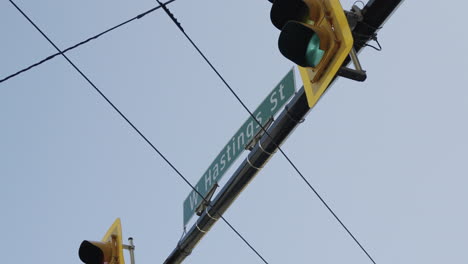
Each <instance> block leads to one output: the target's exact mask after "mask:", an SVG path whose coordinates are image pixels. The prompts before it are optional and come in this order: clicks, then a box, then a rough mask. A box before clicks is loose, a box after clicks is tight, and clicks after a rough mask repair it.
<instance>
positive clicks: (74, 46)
mask: <svg viewBox="0 0 468 264" xmlns="http://www.w3.org/2000/svg"><path fill="white" fill-rule="evenodd" d="M174 1H175V0H169V1H167V2H165V3H164V4H165V5H167V4H170V3H172V2H174ZM159 8H161V5H159V6H156V7H153V8H151V9H149V10H147V11H145V12H143V13H141V14H138V15H136V16H134V17H132V18H130V19H128V20H126V21H124V22H122V23H120V24H118V25H116V26H113V27H111V28H109V29H107V30H104V31H103V32H101V33H99V34H96V35H94V36H92V37H89V38H87V39H86V40H83V41H81V42H79V43H77V44H75V45H73V46H70V47H68V48H66V49H64V50H62V51H60V52H56V53H54V54H52V55H50V56H48V57H46V58H44V59H42V60H40V61H38V62H36V63H34V64H31V65H30V66H28V67H25V68H23V69H21V70H19V71H17V72H15V73H13V74H10V75H8V76H6V77H4V78H3V79H0V83H2V82H4V81H7V80H8V79H11V78H13V77H15V76H17V75H19V74H21V73H23V72H26V71H29V70H31V69H32V68H34V67H37V66H39V65H41V64H43V63H44V62H46V61H49V60H51V59H53V58H55V57H56V56H58V55H60V54H62V53H67V52H69V51H71V50H73V49H76V48H78V47H79V46H82V45H84V44H86V43H88V42H90V41H91V40H95V39H97V38H99V37H101V36H102V35H104V34H107V33H109V32H111V31H114V30H115V29H117V28H120V27H122V26H124V25H126V24H128V23H130V22H132V21H134V20H137V19H140V18H142V17H144V16H146V15H147V14H150V13H152V12H154V11H156V10H158V9H159Z"/></svg>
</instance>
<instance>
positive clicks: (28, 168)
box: [0, 0, 468, 264]
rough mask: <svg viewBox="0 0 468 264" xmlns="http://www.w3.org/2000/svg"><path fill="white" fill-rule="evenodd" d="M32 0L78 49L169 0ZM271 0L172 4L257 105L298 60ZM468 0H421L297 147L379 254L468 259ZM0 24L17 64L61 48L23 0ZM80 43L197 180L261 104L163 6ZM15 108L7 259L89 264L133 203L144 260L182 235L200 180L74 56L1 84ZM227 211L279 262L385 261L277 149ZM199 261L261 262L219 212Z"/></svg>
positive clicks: (318, 111) (304, 130) (389, 27)
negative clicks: (87, 245) (91, 249)
mask: <svg viewBox="0 0 468 264" xmlns="http://www.w3.org/2000/svg"><path fill="white" fill-rule="evenodd" d="M15 2H16V3H17V4H18V5H19V6H20V7H21V8H22V9H23V10H24V11H25V12H26V13H27V14H28V15H29V16H30V17H31V19H33V20H34V21H35V22H36V24H37V25H38V26H39V27H40V28H41V29H42V30H43V31H44V32H45V33H46V34H48V36H49V37H50V38H51V39H52V40H53V41H55V43H56V44H57V45H58V46H59V47H61V48H66V47H69V46H71V45H74V44H76V43H78V42H80V41H82V40H84V39H86V38H88V37H90V36H92V35H94V34H97V33H99V32H101V31H103V30H106V29H108V28H110V27H112V26H115V25H117V24H119V23H121V22H123V21H125V20H127V19H129V18H131V17H134V16H135V15H137V14H139V13H142V12H144V11H146V10H148V9H150V8H152V7H154V6H156V5H157V3H156V2H155V1H151V0H145V1H138V2H136V1H123V0H114V1H110V0H101V1H91V0H83V1H58V0H44V1H24V0H22V1H20V0H17V1H15ZM352 3H353V1H342V4H343V6H344V7H345V8H347V9H349V8H350V6H351V5H352ZM444 4H445V5H444ZM270 7H271V4H270V3H269V2H268V1H267V0H256V1H251V0H249V1H247V0H242V1H215V0H200V1H186V0H177V1H175V2H174V3H173V4H170V5H169V8H170V9H171V11H172V12H173V13H174V14H175V16H176V17H177V18H178V20H179V21H180V22H181V23H182V26H183V27H184V29H185V31H186V32H187V34H188V35H190V36H191V37H192V39H193V40H194V41H195V42H196V43H197V44H198V45H199V47H200V48H201V50H202V51H204V52H205V54H206V55H207V57H208V58H209V59H210V60H211V61H212V63H213V64H214V65H215V67H216V68H217V69H218V70H219V71H220V73H221V74H222V75H223V76H224V78H225V79H226V80H227V82H228V83H229V84H230V85H231V87H232V88H233V89H234V90H235V91H236V92H237V93H238V95H239V96H240V97H241V98H242V99H243V101H244V102H245V103H246V105H247V106H248V107H249V108H250V109H255V108H256V107H257V106H258V104H259V103H260V102H261V100H263V98H265V96H266V95H267V94H268V93H269V92H270V91H271V89H273V87H274V86H275V85H276V84H277V83H278V81H279V80H280V79H281V78H282V77H283V76H284V75H285V74H286V73H287V72H288V70H289V69H290V68H291V67H292V63H291V62H289V61H288V60H287V59H285V58H283V57H282V55H281V54H280V53H279V51H278V49H277V46H276V41H277V37H278V34H279V32H278V31H277V29H276V28H275V27H273V26H272V25H271V23H270V20H269V10H270ZM466 9H467V4H466V3H464V2H462V1H452V2H451V5H447V4H446V3H445V2H435V1H424V2H420V1H406V2H404V3H403V4H402V5H401V6H400V8H399V9H398V10H397V12H396V13H395V14H394V15H393V16H392V17H391V18H390V19H389V20H388V22H387V23H386V24H385V26H384V28H383V29H382V30H381V31H380V32H379V41H380V43H381V44H382V46H383V50H382V51H381V52H377V51H375V50H373V49H370V48H368V49H366V50H364V51H363V52H362V53H361V54H360V58H361V63H362V64H363V66H364V67H365V69H366V70H367V73H368V79H367V81H366V82H364V83H357V82H353V81H350V80H345V79H339V80H338V81H337V82H335V84H334V85H333V87H331V88H330V89H329V91H328V92H327V94H326V95H325V96H324V98H323V99H322V100H321V101H320V102H319V104H318V105H317V106H316V108H314V109H313V110H312V111H311V112H310V114H309V115H308V116H307V119H306V121H305V122H304V123H303V124H301V125H300V126H299V127H298V129H296V131H295V132H294V133H293V134H292V135H291V136H290V137H289V139H288V140H287V141H286V143H285V144H284V145H283V150H284V151H285V152H286V153H287V154H288V155H289V157H290V158H291V159H292V160H293V162H294V163H295V164H296V165H297V166H298V168H299V169H300V170H301V171H302V173H303V174H304V175H305V177H306V178H307V179H308V180H309V181H310V182H311V183H312V184H313V185H314V187H316V188H317V190H318V191H319V192H320V193H321V194H322V196H323V198H324V199H325V200H326V201H328V202H329V205H330V206H331V207H332V208H333V209H334V210H335V212H336V213H337V214H338V215H339V216H340V218H341V219H342V220H343V222H344V223H345V224H346V225H347V226H348V227H349V229H350V230H351V231H352V232H353V233H354V234H355V235H356V237H357V238H358V239H359V240H360V242H361V243H362V244H363V246H364V247H365V248H366V249H367V250H368V251H369V253H370V254H371V255H372V256H373V258H374V259H375V260H376V262H377V263H379V264H387V263H388V264H390V263H431V264H432V263H434V264H435V263H466V262H468V256H467V254H466V253H465V252H466V247H467V245H468V239H467V237H468V227H467V223H468V206H467V201H468V192H467V186H468V180H467V177H468V165H467V161H468V159H467V154H468V153H467V148H468V139H467V136H466V135H468V124H467V115H468V89H467V88H466V86H467V85H466V83H467V82H468V75H467V74H466V73H465V71H466V70H467V69H468V56H467V55H466V52H464V49H465V48H466V47H467V44H468V38H467V37H466V35H464V32H465V30H464V29H465V27H464V25H466V21H465V20H464V18H465V16H466V15H465V10H466ZM0 32H1V34H2V38H1V39H2V41H1V43H2V44H1V46H0V47H1V48H0V61H1V62H0V78H3V77H5V76H6V75H9V74H11V73H13V72H15V71H17V70H19V69H22V68H24V67H26V66H29V65H30V64H32V63H35V62H36V61H38V60H41V59H43V58H45V57H47V56H49V55H51V54H53V53H55V50H54V49H53V47H51V46H50V45H49V43H47V41H46V40H45V39H43V37H42V36H41V35H40V34H39V33H38V32H37V31H36V30H35V29H34V28H33V27H32V26H31V25H30V24H29V23H28V22H27V21H26V20H25V19H24V18H23V17H22V15H21V14H20V13H19V12H18V11H17V10H16V9H15V8H14V7H13V6H12V5H11V4H10V3H9V1H7V0H3V1H1V2H0ZM67 55H68V56H69V58H70V59H71V60H73V61H74V62H75V63H76V65H77V66H78V67H80V68H81V69H82V70H83V72H84V73H85V74H86V75H88V77H89V78H90V79H91V80H92V81H93V82H94V83H95V84H96V85H97V86H98V87H99V88H100V89H101V90H102V91H103V92H104V93H105V94H106V95H107V96H108V97H109V99H110V100H111V101H112V102H114V103H115V105H117V106H118V107H119V109H121V110H122V112H124V113H125V114H126V115H127V117H128V118H129V119H130V120H132V122H133V123H134V124H135V125H136V126H137V127H138V128H139V129H140V130H141V131H142V132H143V133H144V134H145V135H146V136H147V137H148V139H149V140H151V141H152V142H153V143H154V145H155V146H156V147H158V148H159V149H160V151H161V152H163V153H164V154H165V155H166V157H167V158H168V159H169V160H170V161H171V162H172V163H173V164H174V165H175V166H176V167H177V169H178V170H179V171H180V172H181V173H182V174H183V175H184V176H186V177H187V179H189V181H190V182H192V183H196V181H197V180H198V179H199V178H200V177H201V175H202V173H203V172H204V171H205V170H206V168H207V167H208V165H209V164H210V163H211V161H212V160H213V158H214V157H215V156H216V155H217V154H218V153H219V151H220V150H221V148H222V147H223V146H224V144H225V143H226V142H227V140H228V139H229V138H230V137H231V136H232V134H233V133H235V132H236V131H237V129H238V128H239V126H240V125H241V124H242V123H243V122H244V121H245V120H246V118H247V117H248V113H247V112H246V111H245V110H244V109H243V108H242V107H241V105H240V104H239V103H238V102H237V101H236V99H235V98H234V97H233V96H232V94H231V93H230V92H229V91H228V90H227V88H226V87H225V86H224V84H223V83H222V82H221V81H220V80H219V79H218V78H217V77H216V75H215V74H214V73H213V72H212V71H211V69H210V68H209V67H208V66H207V65H206V64H205V62H204V61H203V60H202V59H201V57H200V56H199V55H198V54H197V53H196V51H195V50H194V49H193V48H192V47H191V45H190V44H189V42H188V41H187V40H186V39H185V38H184V36H183V35H182V34H181V33H180V32H179V31H178V29H177V27H176V26H175V25H174V24H173V22H172V21H171V20H170V19H169V18H168V17H167V16H166V14H165V13H164V12H163V11H162V10H157V11H155V12H153V13H151V14H149V15H147V16H145V17H144V18H142V19H140V20H136V21H134V22H132V23H130V24H128V25H126V26H124V27H121V28H120V29H117V30H115V31H113V32H111V33H109V34H107V35H104V36H102V37H101V38H99V39H97V40H94V41H92V42H90V43H88V44H86V45H84V46H82V47H80V48H77V49H75V50H73V51H71V52H70V53H68V54H67ZM296 84H297V86H298V87H296V88H297V89H298V88H299V86H300V79H299V76H298V74H297V72H296ZM0 123H1V126H2V129H1V130H0V176H1V181H2V184H0V208H1V209H2V211H1V212H2V214H1V215H2V217H1V221H0V233H1V234H2V239H1V240H0V252H1V253H2V258H3V261H4V262H5V263H38V262H39V263H50V264H58V263H81V261H80V260H79V258H78V246H79V244H80V243H81V241H82V240H84V239H89V240H99V239H101V237H102V236H103V235H104V233H105V232H106V230H107V228H108V227H109V226H110V225H111V224H112V222H113V221H114V219H115V218H116V217H120V218H121V220H122V225H123V232H124V236H125V237H129V236H132V237H134V239H135V244H136V247H137V248H136V261H137V263H162V262H163V261H164V260H165V259H166V257H167V256H168V255H169V253H170V252H171V251H172V250H173V249H174V247H175V246H176V244H177V241H178V239H179V238H180V236H181V234H182V203H183V200H184V199H185V197H186V196H187V195H188V193H189V191H190V187H189V186H188V185H187V184H186V183H184V182H183V181H182V179H180V177H179V176H178V175H177V174H176V173H175V172H174V171H173V170H172V169H171V168H170V167H169V166H168V165H167V164H166V163H165V162H164V161H163V160H162V159H161V158H160V157H159V156H158V155H157V154H156V153H155V152H154V151H153V150H152V149H151V148H150V147H149V146H148V145H147V144H146V143H145V142H144V141H143V140H142V139H141V138H140V137H139V136H138V135H137V134H136V133H135V132H134V131H133V130H132V129H131V127H129V125H128V124H127V123H125V121H124V120H122V118H121V117H120V116H118V115H117V114H116V113H115V111H114V110H113V109H111V107H110V106H109V105H108V104H107V103H106V102H105V101H104V100H103V99H102V98H101V97H100V96H99V95H98V94H97V93H96V92H95V91H94V90H93V88H92V87H91V86H90V85H89V84H88V83H87V82H86V81H85V80H84V79H83V78H82V77H81V76H80V75H79V74H78V73H77V72H76V71H75V70H74V69H73V68H72V67H71V66H70V65H69V64H68V63H67V62H66V61H65V60H64V59H63V58H61V57H56V58H55V59H53V60H51V61H48V62H46V63H44V64H43V65H40V66H39V67H36V68H34V69H32V70H30V71H28V72H26V73H23V74H21V75H19V76H17V77H16V78H13V79H11V80H8V81H6V82H4V83H1V84H0ZM243 157H245V154H244V156H242V157H241V159H242V158H243ZM236 167H237V166H236V164H234V165H233V167H232V168H231V170H230V172H228V173H227V174H226V176H225V177H224V180H223V182H221V184H224V182H225V180H226V179H228V178H229V177H230V175H231V174H232V172H233V170H234V169H235V168H236ZM225 218H226V219H227V220H228V221H230V222H231V224H232V225H233V226H235V227H236V228H237V229H238V231H239V232H240V233H241V234H243V235H244V236H245V238H246V239H247V240H248V241H249V242H250V243H251V244H252V245H253V246H254V247H255V248H256V249H257V250H258V251H259V252H260V254H262V256H263V257H264V258H265V259H266V260H267V261H268V262H269V263H370V261H369V260H368V259H367V258H366V256H365V255H364V254H363V253H362V251H360V249H359V248H358V247H357V246H356V244H355V243H354V242H353V241H352V240H351V238H350V237H349V236H348V235H347V234H346V233H345V231H344V230H343V229H342V228H341V227H340V226H339V224H338V223H337V222H336V221H335V220H334V219H333V217H332V216H331V215H330V214H329V212H328V211H327V210H326V209H325V208H324V207H323V205H322V204H321V203H320V202H319V201H318V199H317V198H316V197H315V196H314V195H313V193H312V192H311V191H310V190H309V189H308V188H307V187H306V185H305V184H304V182H303V181H302V180H301V179H300V178H299V176H298V175H297V174H296V172H295V171H294V170H293V169H292V168H291V166H290V165H289V164H288V163H287V162H286V160H285V159H284V157H282V156H280V155H278V154H277V155H275V156H274V157H273V158H272V159H271V160H270V162H269V163H268V164H267V166H266V167H265V168H264V169H263V170H262V171H261V172H260V173H259V174H258V176H257V178H256V179H255V180H254V181H253V182H252V183H251V184H250V185H249V186H248V187H247V188H246V189H245V191H244V192H243V193H242V194H241V195H240V196H239V198H238V200H237V201H236V202H235V203H234V204H233V206H232V207H231V208H230V209H229V210H228V211H227V212H226V214H225ZM192 222H193V220H192ZM125 254H127V253H125ZM126 256H127V257H128V255H126ZM127 263H129V261H128V259H127ZM185 263H262V262H261V260H260V259H259V258H258V257H257V256H256V255H255V254H254V253H253V252H252V251H251V250H250V249H249V248H248V247H247V246H245V244H244V243H243V242H242V241H241V240H240V239H239V238H238V237H237V236H236V235H235V234H234V232H232V230H230V229H229V227H227V226H226V225H225V224H224V223H222V222H219V223H217V224H216V225H215V226H214V227H213V228H212V230H211V231H210V232H209V233H208V235H206V236H205V238H204V239H203V240H202V241H201V242H200V243H199V245H198V246H197V248H195V250H194V251H193V253H192V255H190V256H189V257H188V258H187V259H186V261H185Z"/></svg>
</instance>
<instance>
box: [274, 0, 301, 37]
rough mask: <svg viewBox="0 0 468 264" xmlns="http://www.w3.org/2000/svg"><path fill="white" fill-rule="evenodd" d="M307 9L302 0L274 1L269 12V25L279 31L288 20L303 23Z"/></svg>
mask: <svg viewBox="0 0 468 264" xmlns="http://www.w3.org/2000/svg"><path fill="white" fill-rule="evenodd" d="M308 13H309V8H308V7H307V5H306V3H304V1H302V0H275V1H274V2H273V6H272V7H271V11H270V19H271V23H273V25H274V26H275V27H276V28H278V29H279V30H281V29H282V28H283V27H284V25H285V24H286V23H287V22H288V21H290V20H297V21H304V20H306V19H307V17H308Z"/></svg>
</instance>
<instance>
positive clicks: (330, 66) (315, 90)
mask: <svg viewBox="0 0 468 264" xmlns="http://www.w3.org/2000/svg"><path fill="white" fill-rule="evenodd" d="M305 2H306V3H308V2H318V3H319V5H320V6H321V7H322V9H323V10H322V11H323V12H324V13H325V19H324V20H323V21H321V23H320V25H318V26H320V27H326V31H327V32H330V34H332V36H330V39H332V41H334V42H335V43H334V44H335V45H332V46H334V48H333V50H330V52H331V53H332V54H330V56H332V58H331V59H330V60H327V61H328V63H327V64H326V65H320V67H321V68H320V69H318V67H317V68H316V69H312V68H304V67H301V66H298V68H299V72H300V73H301V77H302V81H303V83H304V90H305V93H306V96H307V102H308V104H309V107H310V108H312V107H313V106H314V105H315V104H316V103H317V101H318V100H319V98H320V97H321V96H322V94H323V93H324V92H325V90H326V89H327V87H328V85H330V82H331V81H332V79H333V77H334V76H335V74H336V73H337V72H338V70H339V68H340V67H341V65H342V64H343V62H344V60H345V59H346V57H347V56H348V54H349V52H350V51H351V48H352V47H353V36H352V34H351V29H350V27H349V24H348V20H347V19H346V16H345V13H344V10H343V7H342V6H341V4H340V1H339V0H305ZM315 6H317V4H315ZM317 66H319V65H317ZM322 67H324V68H322ZM317 74H319V76H316V75H317Z"/></svg>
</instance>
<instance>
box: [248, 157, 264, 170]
mask: <svg viewBox="0 0 468 264" xmlns="http://www.w3.org/2000/svg"><path fill="white" fill-rule="evenodd" d="M247 163H248V164H249V165H250V167H252V168H254V169H256V170H261V169H262V168H258V167H255V166H254V165H253V164H252V162H250V160H249V156H247Z"/></svg>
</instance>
